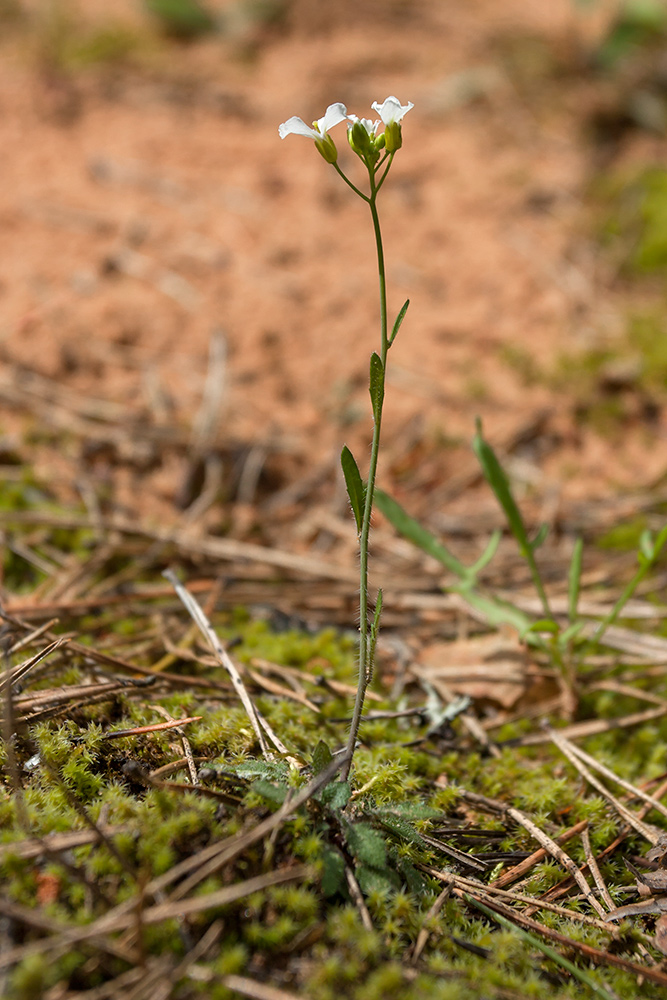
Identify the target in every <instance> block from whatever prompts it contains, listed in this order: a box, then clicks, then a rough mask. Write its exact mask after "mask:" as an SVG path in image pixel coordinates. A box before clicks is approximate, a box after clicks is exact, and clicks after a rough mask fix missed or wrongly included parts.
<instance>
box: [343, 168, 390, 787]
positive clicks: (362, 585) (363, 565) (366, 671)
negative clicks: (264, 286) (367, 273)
mask: <svg viewBox="0 0 667 1000" xmlns="http://www.w3.org/2000/svg"><path fill="white" fill-rule="evenodd" d="M390 162H391V160H390ZM369 176H370V181H371V196H370V198H367V199H365V200H366V201H368V205H369V208H370V210H371V217H372V219H373V231H374V233H375V246H376V250H377V262H378V278H379V284H380V327H381V334H382V342H381V346H380V360H381V361H382V370H383V372H384V371H386V365H387V352H388V350H389V340H388V336H387V282H386V277H385V266H384V250H383V247H382V233H381V231H380V217H379V215H378V211H377V204H376V200H377V194H378V191H379V187H380V186H379V185H376V183H375V171H374V170H370V169H369ZM385 176H386V171H385V173H384V175H383V177H382V180H384V177H385ZM380 183H382V181H381V182H380ZM381 425H382V401H381V402H380V405H379V407H378V409H377V414H376V415H375V418H374V422H373V440H372V443H371V458H370V463H369V467H368V480H367V482H366V498H365V503H364V511H363V517H362V520H361V531H360V533H359V681H358V684H357V696H356V698H355V701H354V711H353V713H352V722H351V725H350V735H349V738H348V742H347V747H346V755H347V762H346V763H345V765H344V767H343V770H342V772H341V780H342V781H345V780H346V779H347V776H348V773H349V770H350V765H351V763H352V755H353V754H354V748H355V745H356V742H357V735H358V733H359V726H360V724H361V715H362V712H363V709H364V701H365V698H366V690H367V688H368V685H369V683H370V681H371V678H372V676H373V663H372V648H371V642H370V634H369V623H368V540H369V536H370V530H371V514H372V511H373V494H374V492H375V477H376V473H377V464H378V454H379V451H380V430H381Z"/></svg>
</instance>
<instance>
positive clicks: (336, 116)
mask: <svg viewBox="0 0 667 1000" xmlns="http://www.w3.org/2000/svg"><path fill="white" fill-rule="evenodd" d="M346 118H347V108H346V107H345V105H344V104H330V105H329V107H328V108H327V110H326V111H325V112H324V118H320V119H319V120H318V122H317V127H318V129H319V130H320V132H321V133H322V135H326V133H327V132H328V131H329V129H330V128H333V127H334V125H338V123H339V122H344V121H345V119H346Z"/></svg>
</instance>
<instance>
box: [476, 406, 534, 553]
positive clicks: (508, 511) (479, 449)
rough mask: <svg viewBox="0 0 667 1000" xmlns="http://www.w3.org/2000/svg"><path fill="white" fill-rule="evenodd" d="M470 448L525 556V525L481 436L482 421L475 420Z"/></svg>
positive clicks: (493, 453)
mask: <svg viewBox="0 0 667 1000" xmlns="http://www.w3.org/2000/svg"><path fill="white" fill-rule="evenodd" d="M472 448H473V451H474V452H475V454H476V455H477V459H478V461H479V464H480V465H481V466H482V472H483V473H484V478H485V479H486V481H487V483H488V484H489V486H490V487H491V489H492V490H493V492H494V494H495V497H496V500H497V501H498V503H499V504H500V506H501V507H502V509H503V511H504V512H505V517H506V518H507V521H508V523H509V526H510V529H511V531H512V534H513V535H514V537H515V538H516V540H517V542H518V543H519V547H520V549H521V553H522V555H524V556H526V555H527V554H528V553H529V551H530V548H531V546H530V542H529V541H528V535H527V533H526V526H525V525H524V523H523V518H522V517H521V511H520V510H519V508H518V507H517V505H516V502H515V500H514V497H513V496H512V491H511V489H510V484H509V480H508V479H507V476H506V475H505V470H504V469H503V467H502V465H501V464H500V462H499V461H498V458H497V456H496V453H495V451H494V450H493V448H492V447H491V445H490V444H489V443H488V441H486V440H485V439H484V437H483V436H482V422H481V421H480V420H478V421H477V432H476V434H475V436H474V438H473V441H472Z"/></svg>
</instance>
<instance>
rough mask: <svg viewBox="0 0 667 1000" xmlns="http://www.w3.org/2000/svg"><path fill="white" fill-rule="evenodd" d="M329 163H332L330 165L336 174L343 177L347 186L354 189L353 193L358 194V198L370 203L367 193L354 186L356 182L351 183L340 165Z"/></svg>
mask: <svg viewBox="0 0 667 1000" xmlns="http://www.w3.org/2000/svg"><path fill="white" fill-rule="evenodd" d="M331 165H332V167H333V168H334V170H335V171H336V173H337V174H338V175H339V176H340V177H342V178H343V180H344V181H345V183H346V184H347V186H348V187H349V188H352V190H353V191H354V193H355V194H358V195H359V197H360V198H363V200H364V201H365V202H368V204H370V201H371V199H370V198H369V197H368V195H367V194H364V192H363V191H360V190H359V188H358V187H357V186H356V184H353V183H352V181H351V180H350V178H349V177H347V176H346V175H345V174H344V173H343V171H342V170H341V169H340V167H339V166H338V164H337V163H332V164H331Z"/></svg>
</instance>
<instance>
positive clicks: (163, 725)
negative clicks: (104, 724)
mask: <svg viewBox="0 0 667 1000" xmlns="http://www.w3.org/2000/svg"><path fill="white" fill-rule="evenodd" d="M201 718H202V716H201V715H193V716H192V717H191V718H190V719H172V721H171V722H155V723H153V725H152V726H135V727H134V729H114V730H112V731H111V732H109V733H103V734H102V738H103V739H105V740H116V739H120V737H121V736H143V735H145V734H146V733H160V732H162V731H163V730H165V729H178V727H179V726H184V725H186V723H188V722H199V721H200V719H201Z"/></svg>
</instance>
